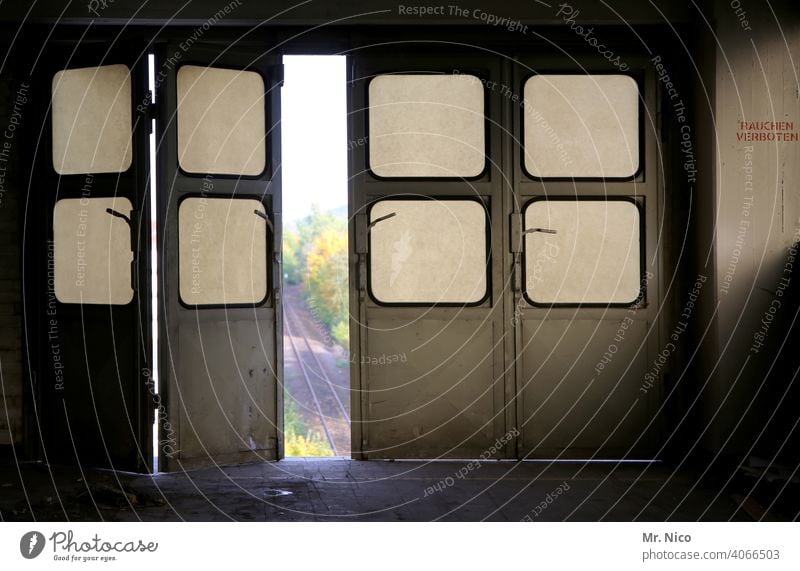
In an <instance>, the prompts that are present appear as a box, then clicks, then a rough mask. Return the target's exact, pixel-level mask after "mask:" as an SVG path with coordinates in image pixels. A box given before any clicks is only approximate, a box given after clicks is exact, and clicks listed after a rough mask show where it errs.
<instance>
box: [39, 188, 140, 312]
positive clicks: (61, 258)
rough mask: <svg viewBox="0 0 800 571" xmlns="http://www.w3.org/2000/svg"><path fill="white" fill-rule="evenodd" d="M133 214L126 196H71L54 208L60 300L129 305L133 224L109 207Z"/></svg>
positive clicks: (55, 249)
mask: <svg viewBox="0 0 800 571" xmlns="http://www.w3.org/2000/svg"><path fill="white" fill-rule="evenodd" d="M108 208H111V209H112V210H114V211H116V212H118V213H120V214H124V215H125V216H128V217H130V215H131V211H132V210H133V207H132V206H131V202H130V200H128V199H127V198H69V199H64V200H59V201H58V202H56V205H55V209H54V210H53V270H54V274H55V275H54V278H55V280H54V281H55V285H54V289H55V294H56V299H58V301H60V302H62V303H85V304H111V305H125V304H127V303H130V302H131V300H132V299H133V289H132V288H131V262H132V261H133V252H132V249H131V229H130V226H128V223H127V222H126V221H125V220H123V219H121V218H118V217H116V216H112V215H111V214H109V213H108V212H107V211H106V209H108Z"/></svg>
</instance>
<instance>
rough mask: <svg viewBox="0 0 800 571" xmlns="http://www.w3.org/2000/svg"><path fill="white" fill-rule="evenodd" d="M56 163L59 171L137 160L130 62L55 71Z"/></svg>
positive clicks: (115, 166) (118, 166) (124, 165)
mask: <svg viewBox="0 0 800 571" xmlns="http://www.w3.org/2000/svg"><path fill="white" fill-rule="evenodd" d="M52 89H53V90H52V104H53V111H52V119H53V168H55V170H56V172H57V173H59V174H84V173H104V172H122V171H125V170H128V168H129V167H130V166H131V161H132V157H133V154H132V148H131V75H130V70H129V69H128V67H127V66H125V65H105V66H101V67H87V68H82V69H67V70H64V71H59V72H58V73H57V74H55V76H54V77H53V88H52Z"/></svg>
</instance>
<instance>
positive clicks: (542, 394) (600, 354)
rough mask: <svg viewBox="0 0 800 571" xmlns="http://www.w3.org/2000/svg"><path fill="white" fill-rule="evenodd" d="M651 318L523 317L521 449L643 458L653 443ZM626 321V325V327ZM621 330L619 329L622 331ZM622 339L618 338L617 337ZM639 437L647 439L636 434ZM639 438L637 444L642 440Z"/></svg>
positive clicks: (549, 454)
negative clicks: (648, 387) (647, 388)
mask: <svg viewBox="0 0 800 571" xmlns="http://www.w3.org/2000/svg"><path fill="white" fill-rule="evenodd" d="M650 325H651V324H650V323H649V322H647V321H633V322H630V323H628V322H626V321H623V319H619V320H607V321H594V320H587V319H575V320H562V319H554V320H546V321H533V320H531V321H527V320H526V321H525V322H524V325H523V343H524V349H523V354H522V367H523V370H524V371H525V373H524V374H525V375H526V377H525V378H524V379H523V383H524V384H523V387H522V398H523V402H524V408H523V410H524V413H523V414H524V418H525V422H524V423H523V425H522V434H523V435H524V437H523V449H524V450H525V451H526V453H527V454H530V456H531V457H548V458H576V457H577V458H590V457H592V456H596V457H599V458H609V457H612V458H620V457H622V456H624V455H625V454H629V455H631V454H632V455H633V457H639V456H637V455H636V454H637V453H638V452H640V451H642V452H646V451H648V450H650V449H651V448H652V446H651V445H652V442H651V438H652V436H653V432H652V431H650V432H648V431H644V430H643V428H644V427H646V426H647V424H648V422H649V421H650V420H651V419H652V416H651V413H650V406H649V405H650V404H651V403H652V401H654V400H656V401H657V399H656V398H654V397H656V396H657V395H656V393H657V392H658V391H657V389H654V390H653V392H652V393H650V394H649V395H648V393H647V392H643V391H642V390H640V389H642V388H643V386H644V379H645V374H646V373H647V368H648V361H647V356H648V337H647V335H648V330H649V328H650ZM623 326H625V327H626V328H625V329H622V327H623ZM620 332H621V333H620ZM615 337H616V340H615ZM639 436H641V438H638V437H639ZM637 438H638V442H636V440H637Z"/></svg>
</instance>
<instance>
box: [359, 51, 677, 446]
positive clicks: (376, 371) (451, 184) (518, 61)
mask: <svg viewBox="0 0 800 571" xmlns="http://www.w3.org/2000/svg"><path fill="white" fill-rule="evenodd" d="M410 45H411V44H410V43H406V42H404V43H401V44H398V45H396V46H392V48H391V53H388V52H387V51H386V46H385V45H384V46H383V47H382V48H381V49H382V50H383V51H378V50H374V49H362V50H359V51H358V52H356V53H355V55H354V56H353V57H352V66H351V68H350V78H349V79H350V91H349V106H350V137H351V141H350V143H349V145H348V147H349V149H350V161H351V187H350V189H351V215H352V218H351V220H352V223H351V242H350V243H351V259H352V260H353V262H354V264H353V267H352V273H351V282H352V286H351V287H352V291H351V308H353V309H352V310H351V311H352V313H353V325H352V327H351V345H352V348H353V351H354V352H355V353H356V355H355V356H354V358H353V366H352V373H353V379H354V389H355V390H354V393H353V394H354V398H353V411H354V419H355V423H354V426H353V450H354V456H355V457H360V458H402V457H406V458H414V457H427V458H438V457H456V458H465V457H470V458H474V457H480V458H496V457H500V458H502V457H506V458H541V457H548V458H556V457H565V458H575V457H581V458H592V457H594V458H598V457H602V458H606V457H615V458H622V457H636V458H642V457H647V458H651V457H653V454H654V453H655V447H654V443H655V442H657V441H658V438H659V437H660V435H661V434H662V426H661V424H660V420H659V418H660V417H659V415H658V414H657V412H658V410H659V404H660V402H661V398H662V387H661V386H660V384H659V383H658V382H650V383H648V382H647V379H648V378H655V377H654V376H653V375H650V377H648V370H649V368H650V367H651V365H652V364H653V363H654V362H655V361H654V360H655V359H656V358H657V353H658V351H660V350H661V349H662V348H661V347H660V339H661V338H662V336H663V328H664V324H663V323H661V322H660V321H659V320H658V318H657V317H658V315H659V311H658V310H659V307H660V305H661V302H662V294H661V283H660V282H661V279H662V273H663V272H662V265H663V262H662V255H661V251H660V250H659V249H658V248H657V238H658V236H659V231H658V225H659V223H660V220H661V216H660V214H659V213H660V212H661V210H660V209H661V208H662V202H663V193H662V190H661V188H662V186H661V185H659V180H660V178H661V177H660V176H659V175H660V171H659V169H660V166H659V161H658V160H657V158H658V148H657V147H658V138H657V136H656V135H657V129H658V126H657V113H656V104H657V90H656V81H655V75H654V73H653V70H652V69H651V68H649V67H648V61H647V60H646V59H642V58H635V57H631V58H629V59H628V61H629V65H630V69H629V70H627V71H626V72H624V73H623V72H621V71H619V69H616V68H613V67H612V66H611V65H610V64H609V62H607V61H605V60H603V59H602V58H599V57H592V56H589V57H587V58H585V59H582V60H581V63H580V64H578V63H576V61H575V60H573V59H568V58H565V57H563V56H562V57H561V58H560V59H559V56H558V54H553V53H545V51H544V50H543V51H542V53H541V54H538V55H536V56H532V57H527V56H525V57H517V58H512V57H503V56H500V55H497V54H496V53H494V52H492V53H490V52H487V51H482V50H479V49H477V48H476V49H468V48H464V49H462V50H461V51H459V52H458V53H452V52H451V51H450V50H452V48H451V47H445V46H443V45H442V44H440V43H430V44H425V43H420V44H417V45H416V46H414V47H410ZM656 376H657V375H656Z"/></svg>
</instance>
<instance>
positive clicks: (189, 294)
mask: <svg viewBox="0 0 800 571" xmlns="http://www.w3.org/2000/svg"><path fill="white" fill-rule="evenodd" d="M262 216H266V211H265V209H264V205H263V204H262V203H261V202H260V201H259V200H256V199H254V198H205V197H189V198H186V199H184V200H183V201H181V203H180V206H179V207H178V244H179V250H178V257H179V266H180V267H179V276H180V277H179V282H180V294H181V301H183V303H184V304H186V305H252V304H259V303H262V302H263V301H264V300H265V299H266V297H267V221H266V220H264V218H262Z"/></svg>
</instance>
